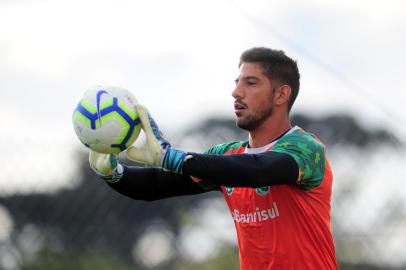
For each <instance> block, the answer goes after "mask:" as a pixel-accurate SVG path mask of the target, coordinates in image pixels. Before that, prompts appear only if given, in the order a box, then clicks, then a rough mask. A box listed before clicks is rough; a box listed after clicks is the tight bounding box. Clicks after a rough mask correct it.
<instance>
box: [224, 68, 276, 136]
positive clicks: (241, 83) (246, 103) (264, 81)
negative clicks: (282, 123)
mask: <svg viewBox="0 0 406 270" xmlns="http://www.w3.org/2000/svg"><path fill="white" fill-rule="evenodd" d="M235 84H236V85H235V89H234V91H233V92H232V96H233V97H234V98H235V101H234V110H235V114H236V116H237V118H236V124H237V126H238V127H239V128H242V129H245V130H248V131H252V130H254V129H256V128H258V127H259V126H261V125H262V124H263V123H264V121H265V120H266V119H268V118H269V117H270V116H271V115H272V108H273V106H272V98H273V91H272V88H271V82H270V81H269V79H268V78H267V77H266V76H265V74H264V73H263V71H262V68H261V66H260V65H259V64H257V63H243V64H242V65H241V67H240V74H239V75H238V77H237V79H236V80H235Z"/></svg>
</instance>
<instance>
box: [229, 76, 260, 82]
mask: <svg viewBox="0 0 406 270" xmlns="http://www.w3.org/2000/svg"><path fill="white" fill-rule="evenodd" d="M240 80H244V81H248V80H259V78H258V77H255V76H246V77H242V78H241V79H240V78H236V79H235V80H234V81H235V82H238V81H240Z"/></svg>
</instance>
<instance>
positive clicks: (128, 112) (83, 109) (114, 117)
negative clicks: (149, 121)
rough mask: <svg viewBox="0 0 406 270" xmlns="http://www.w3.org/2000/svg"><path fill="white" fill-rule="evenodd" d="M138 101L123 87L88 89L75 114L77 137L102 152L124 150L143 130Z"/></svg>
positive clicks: (86, 144)
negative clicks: (137, 106)
mask: <svg viewBox="0 0 406 270" xmlns="http://www.w3.org/2000/svg"><path fill="white" fill-rule="evenodd" d="M136 104H137V101H136V99H135V98H134V96H133V95H132V94H131V93H130V92H129V91H128V90H126V89H124V88H120V87H114V86H100V85H99V86H95V87H92V88H90V89H88V90H87V91H86V92H85V93H84V95H83V97H82V98H81V99H80V101H79V104H78V105H77V107H76V108H75V110H74V112H73V116H72V122H73V127H74V129H75V132H76V135H77V137H78V138H79V140H80V141H81V142H82V143H83V144H84V145H85V146H87V147H88V148H90V149H92V150H94V151H96V152H99V153H105V154H118V153H120V152H122V151H124V150H125V149H127V148H128V147H129V146H130V145H132V144H133V143H134V141H135V140H136V139H137V137H138V135H139V134H140V131H141V123H140V118H139V117H138V113H137V111H136V109H135V107H136Z"/></svg>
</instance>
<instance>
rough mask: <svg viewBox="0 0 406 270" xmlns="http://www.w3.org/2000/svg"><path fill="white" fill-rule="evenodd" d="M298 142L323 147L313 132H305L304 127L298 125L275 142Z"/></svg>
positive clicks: (279, 143)
mask: <svg viewBox="0 0 406 270" xmlns="http://www.w3.org/2000/svg"><path fill="white" fill-rule="evenodd" d="M292 143H293V144H299V145H302V144H303V143H305V144H307V145H309V144H310V145H313V146H318V147H321V148H324V144H323V143H322V142H321V140H320V139H319V138H318V137H317V136H316V135H314V134H313V133H310V132H307V131H305V130H304V129H302V128H300V127H297V126H296V127H295V129H294V130H293V132H291V133H289V134H287V135H285V136H283V137H282V138H281V139H279V140H278V141H277V143H276V145H277V146H284V145H289V144H292ZM276 145H275V146H276Z"/></svg>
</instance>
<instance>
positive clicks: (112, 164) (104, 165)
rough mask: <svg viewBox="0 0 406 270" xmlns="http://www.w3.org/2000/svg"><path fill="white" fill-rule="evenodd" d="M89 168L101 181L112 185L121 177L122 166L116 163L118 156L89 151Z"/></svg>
mask: <svg viewBox="0 0 406 270" xmlns="http://www.w3.org/2000/svg"><path fill="white" fill-rule="evenodd" d="M89 163H90V168H92V170H93V171H94V172H95V173H96V174H97V175H98V176H99V177H100V178H102V179H103V180H105V181H107V182H110V183H114V182H117V181H119V180H120V179H121V177H123V171H124V168H123V166H122V165H121V164H120V163H118V156H117V155H113V154H101V153H97V152H95V151H93V150H90V151H89Z"/></svg>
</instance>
